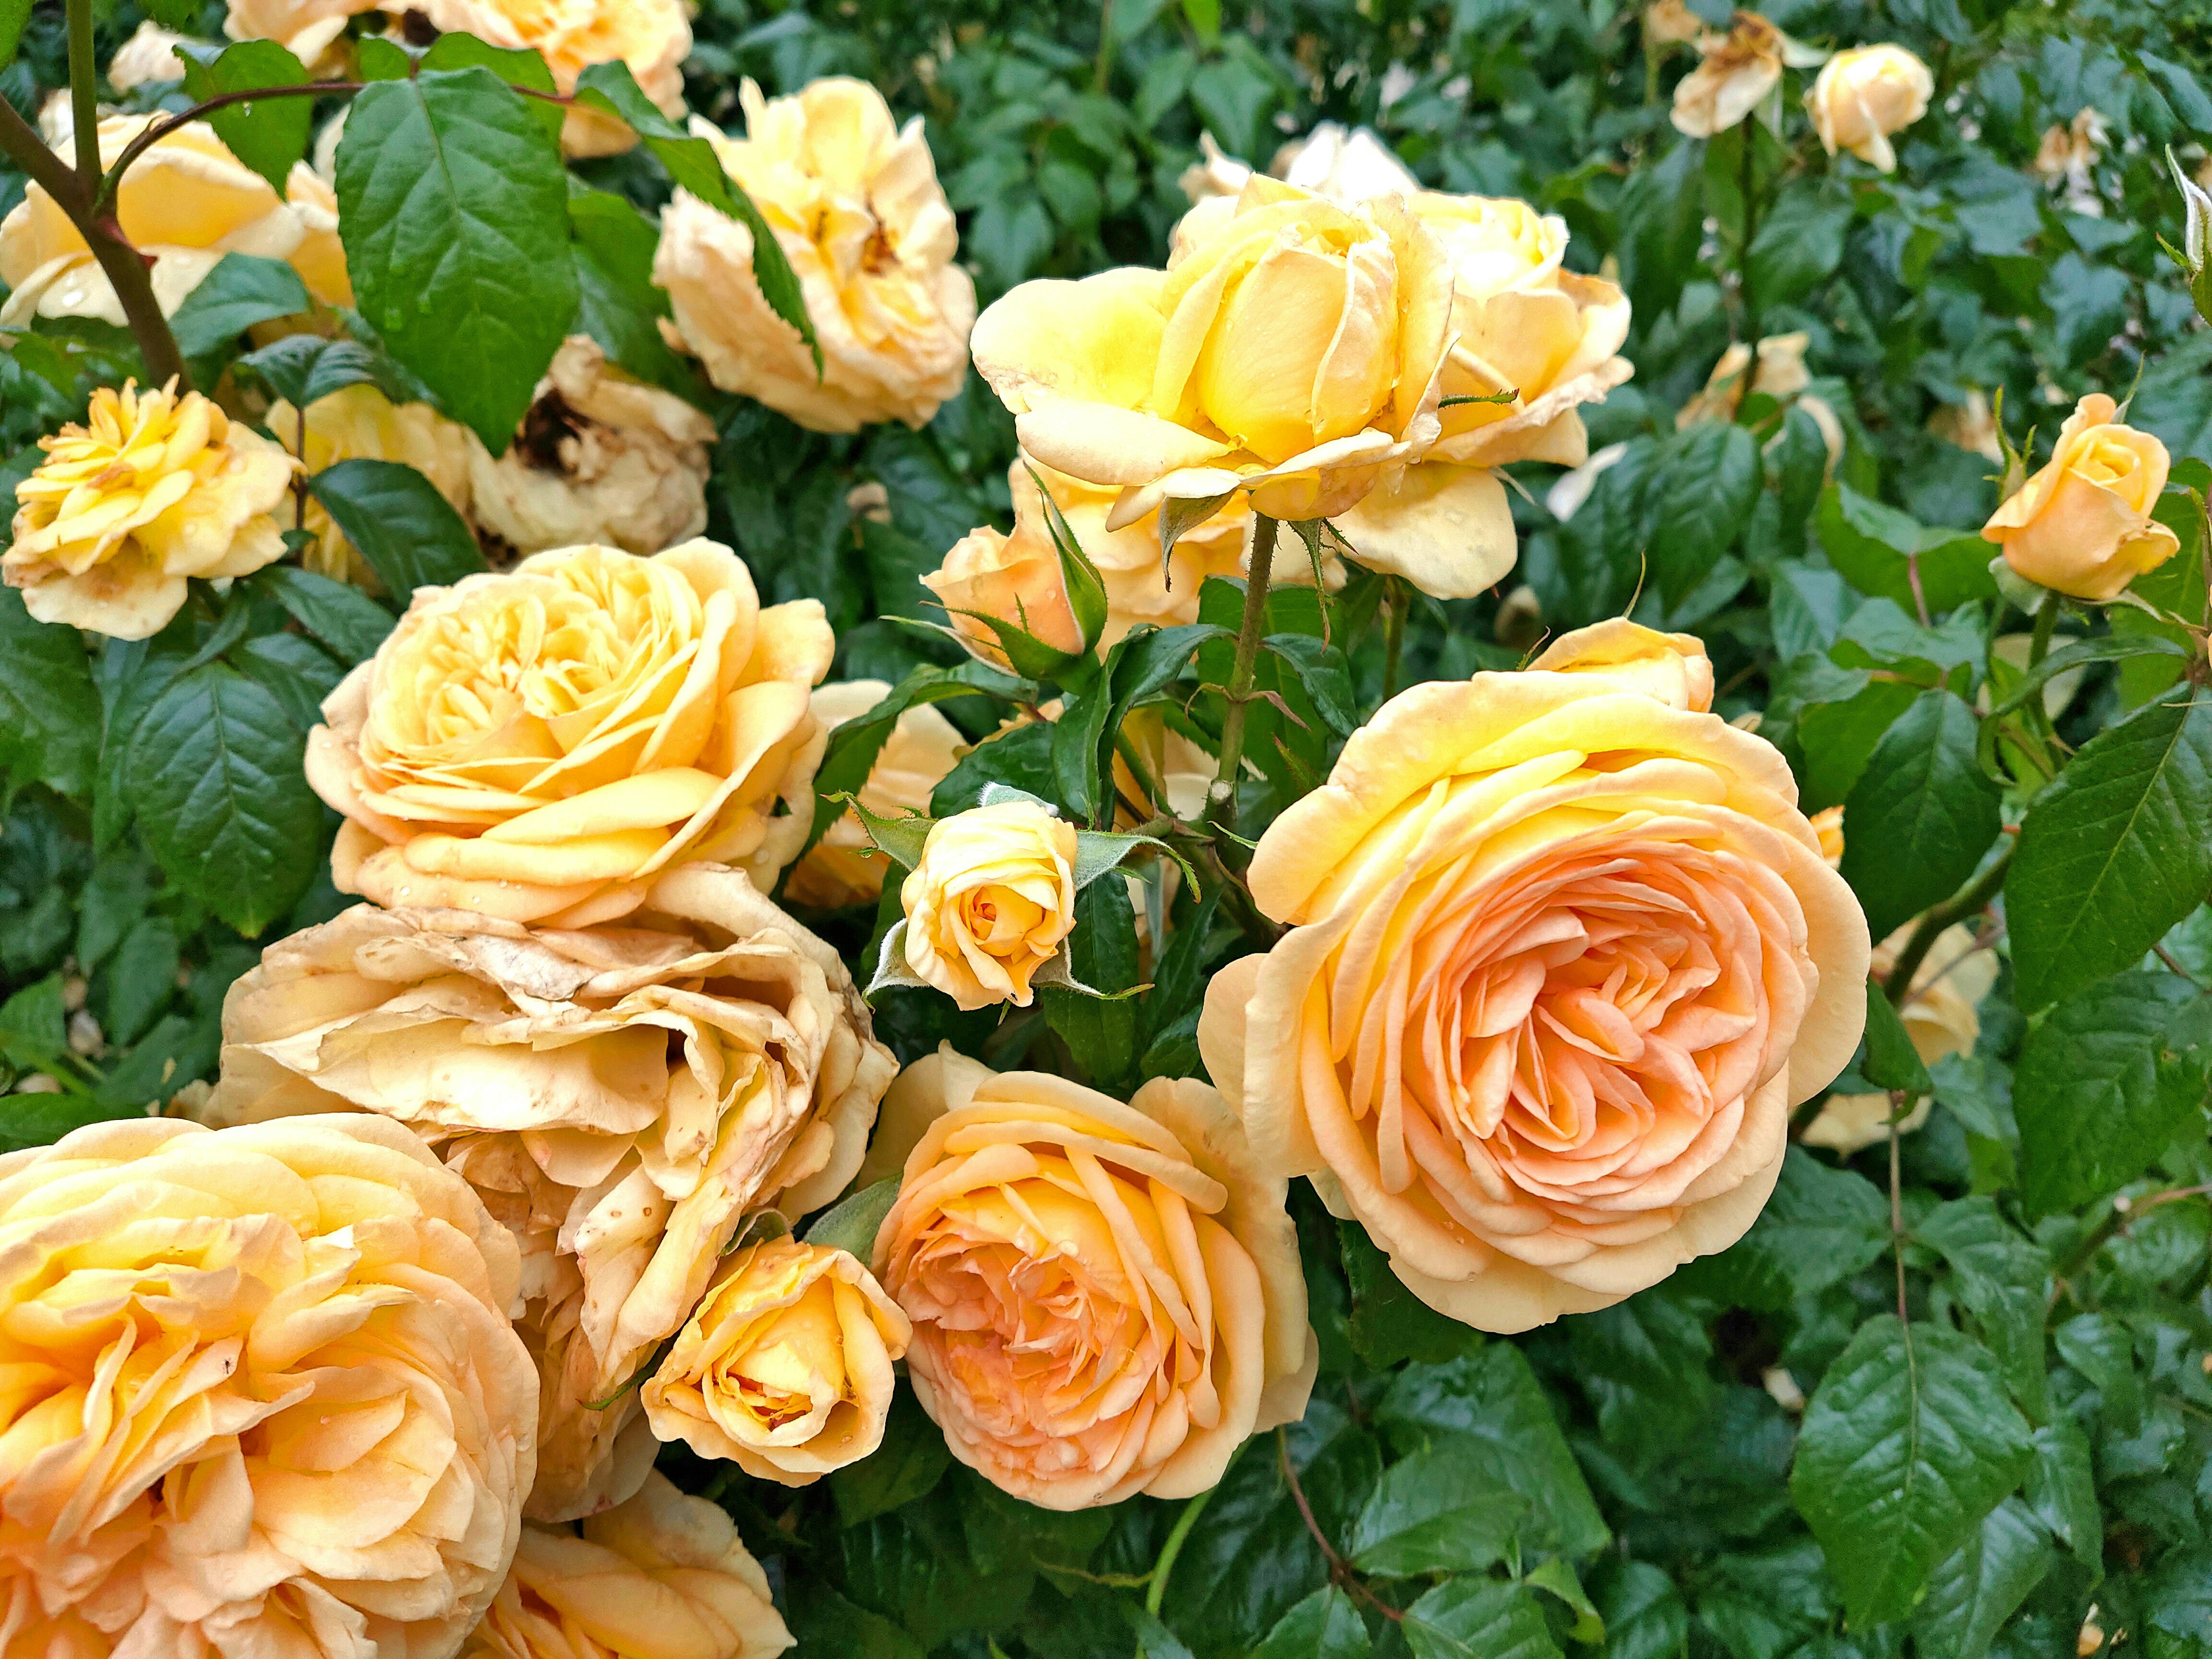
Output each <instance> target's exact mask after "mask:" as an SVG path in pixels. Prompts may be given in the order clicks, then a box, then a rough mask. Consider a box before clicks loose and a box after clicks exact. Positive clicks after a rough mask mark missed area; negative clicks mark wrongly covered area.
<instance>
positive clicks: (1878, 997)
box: [1858, 977, 1936, 1095]
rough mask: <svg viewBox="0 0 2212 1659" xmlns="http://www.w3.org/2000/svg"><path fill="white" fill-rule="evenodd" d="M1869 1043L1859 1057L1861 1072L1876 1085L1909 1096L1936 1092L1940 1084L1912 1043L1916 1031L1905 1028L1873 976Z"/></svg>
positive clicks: (1869, 994) (1868, 990) (1868, 1000)
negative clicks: (1930, 1074)
mask: <svg viewBox="0 0 2212 1659" xmlns="http://www.w3.org/2000/svg"><path fill="white" fill-rule="evenodd" d="M1865 1042H1866V1047H1865V1048H1864V1049H1863V1052H1862V1054H1861V1055H1860V1059H1859V1068H1858V1069H1859V1075H1860V1076H1861V1077H1863V1078H1864V1079H1866V1080H1867V1081H1868V1082H1869V1083H1871V1084H1873V1085H1874V1086H1875V1088H1877V1089H1889V1090H1897V1091H1903V1092H1905V1094H1908V1095H1924V1094H1928V1093H1930V1092H1932V1091H1934V1089H1935V1087H1936V1085H1935V1084H1934V1083H1933V1082H1931V1081H1930V1080H1929V1076H1928V1067H1927V1066H1926V1065H1925V1064H1924V1063H1923V1061H1922V1060H1921V1058H1920V1051H1919V1050H1918V1049H1917V1048H1914V1047H1913V1046H1912V1034H1911V1032H1910V1031H1908V1030H1905V1021H1904V1020H1903V1019H1902V1018H1899V1015H1898V1012H1897V1009H1896V1006H1895V1005H1893V1003H1892V1002H1891V1001H1890V1000H1889V998H1888V997H1887V995H1886V994H1884V993H1883V991H1882V988H1881V983H1880V981H1876V980H1875V979H1873V978H1871V977H1869V979H1868V981H1867V982H1866V1037H1865Z"/></svg>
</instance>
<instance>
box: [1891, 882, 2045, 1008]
mask: <svg viewBox="0 0 2212 1659" xmlns="http://www.w3.org/2000/svg"><path fill="white" fill-rule="evenodd" d="M2014 845H2015V843H2014V842H2010V841H2007V842H2005V847H2004V851H2002V853H1999V854H1997V855H1996V858H1995V859H1994V860H1991V861H1990V867H1989V868H1988V869H1986V870H1984V871H1983V872H1982V873H1981V875H1980V877H1979V878H1978V879H1977V880H1976V881H1975V882H1974V884H1973V885H1972V886H1971V887H1969V888H1967V889H1966V891H1965V892H1963V893H1960V894H1959V895H1957V896H1955V897H1953V898H1950V899H1948V900H1946V901H1945V902H1943V903H1942V904H1939V905H1937V906H1936V908H1934V909H1932V910H1930V911H1929V913H1928V914H1927V915H1924V916H1923V917H1921V918H1920V925H1919V926H1918V927H1915V928H1914V929H1913V930H1912V937H1911V939H1907V940H1906V941H1905V949H1904V950H1903V951H1900V952H1899V954H1898V958H1897V966H1896V967H1894V968H1893V969H1890V970H1889V978H1888V979H1887V981H1884V983H1883V985H1882V987H1881V988H1882V989H1883V991H1884V992H1886V993H1887V994H1888V997H1889V1000H1890V1001H1891V1002H1893V1003H1894V1004H1895V1005H1897V1006H1899V1007H1903V1006H1905V994H1906V993H1907V992H1909V991H1911V988H1912V975H1914V974H1916V973H1917V972H1918V971H1919V969H1920V964H1921V963H1923V961H1925V960H1926V959H1927V957H1928V952H1929V949H1930V948H1931V947H1932V946H1933V945H1935V943H1936V936H1937V935H1938V934H1940V933H1942V931H1943V930H1944V929H1945V928H1946V927H1949V926H1950V925H1951V924H1952V923H1953V922H1954V921H1965V920H1966V918H1967V917H1968V916H1972V915H1979V914H1980V913H1981V912H1982V910H1983V909H1984V908H1986V907H1987V906H1988V904H1989V902H1990V900H1991V899H1993V898H1995V897H1996V896H1997V890H1998V889H1999V888H2001V887H2002V886H2003V885H2004V878H2005V872H2006V871H2008V870H2009V869H2011V868H2012V854H2013V847H2014Z"/></svg>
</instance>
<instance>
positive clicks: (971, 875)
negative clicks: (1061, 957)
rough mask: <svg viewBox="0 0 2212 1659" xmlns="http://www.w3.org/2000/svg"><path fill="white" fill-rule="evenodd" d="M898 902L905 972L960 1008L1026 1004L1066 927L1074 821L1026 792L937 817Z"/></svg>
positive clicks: (1070, 918)
mask: <svg viewBox="0 0 2212 1659" xmlns="http://www.w3.org/2000/svg"><path fill="white" fill-rule="evenodd" d="M899 902H900V903H901V904H902V906H903V907H904V908H905V910H906V921H905V923H904V925H903V934H902V937H901V939H900V940H899V945H898V953H899V955H898V959H899V960H900V961H902V963H904V965H905V967H906V969H908V972H910V973H912V974H913V975H915V977H916V978H918V979H920V980H921V981H923V982H924V983H925V984H929V985H933V986H935V987H937V988H938V989H939V990H940V991H942V992H944V993H945V995H947V996H949V997H951V999H952V1000H954V1001H955V1002H957V1003H958V1004H959V1005H960V1006H961V1007H962V1008H963V1009H968V1010H974V1009H976V1008H987V1007H989V1006H991V1005H992V1004H994V1003H997V1002H1011V1003H1012V1004H1013V1005H1014V1006H1015V1007H1017V1008H1026V1007H1028V1006H1030V1000H1032V998H1033V997H1034V995H1035V992H1034V990H1033V988H1032V986H1031V981H1032V980H1033V979H1034V977H1035V976H1036V972H1037V970H1038V969H1041V968H1042V967H1043V966H1044V965H1045V963H1048V962H1049V961H1051V960H1052V959H1053V957H1055V956H1056V955H1058V954H1059V951H1060V943H1061V941H1062V940H1064V939H1066V937H1067V936H1068V934H1069V933H1073V931H1074V929H1075V826H1074V825H1073V824H1072V823H1068V822H1066V820H1065V819H1062V818H1056V817H1054V816H1053V815H1052V814H1051V813H1050V812H1048V811H1046V810H1045V809H1044V808H1043V807H1042V806H1040V805H1037V804H1036V802H1034V801H1027V800H1010V801H1000V802H999V803H998V804H997V805H992V806H975V807H970V808H969V810H968V811H965V812H956V813H954V814H953V815H952V816H951V817H949V818H939V820H938V821H937V822H936V823H935V824H933V826H931V829H930V831H929V837H928V839H927V841H925V842H923V843H922V848H921V863H920V864H918V865H916V866H915V867H914V869H913V871H912V872H910V873H909V874H908V876H907V878H906V883H905V884H904V885H903V886H902V887H901V888H900V889H899ZM891 948H892V946H891V941H890V939H885V940H884V951H885V954H886V956H888V955H889V954H890V951H891Z"/></svg>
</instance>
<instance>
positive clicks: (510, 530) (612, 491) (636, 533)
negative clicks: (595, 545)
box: [465, 334, 714, 553]
mask: <svg viewBox="0 0 2212 1659" xmlns="http://www.w3.org/2000/svg"><path fill="white" fill-rule="evenodd" d="M713 443H714V422H712V421H710V420H708V418H707V417H706V416H705V415H703V414H702V413H701V412H700V411H699V410H696V409H695V408H694V407H692V405H691V404H688V403H686V402H684V399H683V398H679V397H678V396H677V395H676V394H675V393H674V392H663V391H662V390H661V389H660V388H659V386H647V384H646V383H645V382H644V381H642V380H639V379H637V378H636V377H635V375H632V374H625V373H624V372H623V370H621V369H620V368H617V367H616V366H615V365H614V364H612V363H610V362H608V361H607V357H606V353H605V351H603V350H602V349H600V348H599V343H598V342H597V341H595V340H593V339H592V337H590V336H589V335H585V334H572V335H570V336H569V337H568V339H567V340H566V341H565V342H563V343H562V347H561V349H560V350H559V351H558V352H556V353H555V354H554V357H553V362H552V365H551V366H550V368H547V369H546V371H545V378H544V380H540V381H538V392H537V396H536V398H535V399H534V401H532V404H531V405H530V410H529V412H528V413H527V414H526V415H525V416H523V417H522V426H521V428H520V431H519V432H518V433H517V434H516V435H515V440H514V442H513V444H511V445H509V446H508V447H507V453H505V454H504V455H501V457H500V458H499V459H497V460H494V459H492V456H491V452H490V451H489V450H487V449H485V448H484V447H483V446H481V445H472V446H471V447H469V449H468V450H467V451H466V452H465V453H466V454H467V458H468V465H469V478H470V485H471V489H472V491H473V493H474V495H475V498H476V517H477V523H478V524H479V525H481V526H483V528H484V529H486V530H488V531H489V532H491V533H492V534H493V535H495V536H497V537H498V538H500V539H501V540H502V541H504V542H506V543H507V544H508V545H509V546H511V547H513V549H514V550H515V551H516V552H518V553H538V552H542V551H544V550H545V549H547V548H550V547H574V546H576V545H578V544H580V543H584V542H599V543H602V544H605V545H606V546H609V547H619V548H621V549H623V550H624V551H626V552H630V553H658V552H659V551H660V550H661V549H662V548H664V547H672V546H674V545H675V544H677V543H678V542H681V541H688V540H689V539H690V538H692V537H694V536H696V535H697V534H698V533H699V532H701V531H702V530H704V529H705V528H706V527H707V451H708V447H709V446H711V445H712V444H713Z"/></svg>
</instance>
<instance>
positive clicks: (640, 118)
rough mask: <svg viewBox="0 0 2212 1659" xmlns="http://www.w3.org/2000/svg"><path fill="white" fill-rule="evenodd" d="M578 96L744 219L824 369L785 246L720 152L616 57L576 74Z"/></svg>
mask: <svg viewBox="0 0 2212 1659" xmlns="http://www.w3.org/2000/svg"><path fill="white" fill-rule="evenodd" d="M576 101H577V102H578V103H580V104H583V105H586V106H589V107H591V108H593V109H597V110H599V111H600V112H603V113H605V114H607V115H611V116H613V117H614V118H615V119H617V121H621V122H623V124H625V125H627V126H629V128H630V130H631V131H634V132H635V133H636V134H637V136H638V137H640V138H641V139H643V140H644V141H645V144H646V148H647V149H650V150H651V151H652V152H653V154H654V155H656V156H658V157H659V160H660V164H661V166H663V167H666V168H667V169H668V176H669V177H670V178H671V179H674V180H675V181H676V182H677V184H678V185H680V186H682V187H683V188H684V189H685V190H688V191H690V192H691V193H692V194H693V195H694V196H696V197H698V198H699V199H700V200H701V201H702V202H705V203H706V204H708V205H709V206H711V207H715V208H719V209H720V210H722V211H723V212H724V213H726V214H728V215H729V216H731V217H732V219H735V220H738V222H740V223H742V224H743V225H744V228H746V230H748V231H749V232H750V233H751V234H752V239H753V280H754V281H755V282H757V283H759V284H760V291H761V297H762V298H763V299H765V300H766V301H768V302H769V308H770V309H771V310H773V311H774V312H775V314H776V315H777V316H778V317H781V319H783V320H784V321H785V322H786V323H788V324H789V325H791V326H792V327H793V329H795V330H797V331H798V332H799V338H801V339H802V340H804V341H805V342H806V344H807V347H808V349H811V351H812V352H813V354H814V368H815V371H816V373H817V374H819V373H820V372H821V368H822V347H821V343H819V342H818V341H817V340H816V338H815V337H814V324H813V322H812V321H811V319H809V318H808V317H807V314H806V296H805V291H804V290H803V289H801V288H800V287H799V277H798V276H797V274H796V273H795V272H793V270H792V268H791V261H790V260H789V259H787V258H785V257H784V252H783V245H782V244H781V243H780V242H778V241H777V240H776V239H775V232H774V231H773V230H771V229H769V223H768V221H767V220H765V219H763V217H761V211H760V210H759V209H758V208H757V207H756V206H754V205H753V199H752V197H750V196H748V195H746V194H745V192H744V190H743V189H742V188H741V187H740V186H739V185H738V183H737V181H736V180H734V179H732V178H731V177H730V176H729V175H728V174H727V173H724V172H723V171H722V163H721V159H720V157H719V156H717V155H715V154H714V146H713V145H712V144H710V143H708V142H707V140H705V139H704V138H695V137H692V136H691V135H690V134H689V133H687V132H686V131H684V129H683V128H682V127H679V126H678V125H676V123H675V122H673V121H671V120H670V119H669V118H667V117H666V116H665V115H664V114H662V113H661V112H660V111H659V108H658V107H657V106H655V105H654V103H653V100H651V99H650V98H647V96H646V95H645V94H644V92H643V91H642V90H641V89H640V88H639V86H638V84H637V79H636V77H635V76H633V75H632V74H631V73H630V70H629V64H625V63H623V61H622V60H621V59H619V58H617V59H615V60H614V61H612V62H611V63H605V64H591V65H590V66H589V67H587V68H586V70H584V72H583V73H582V74H581V75H580V76H577V77H576Z"/></svg>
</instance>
